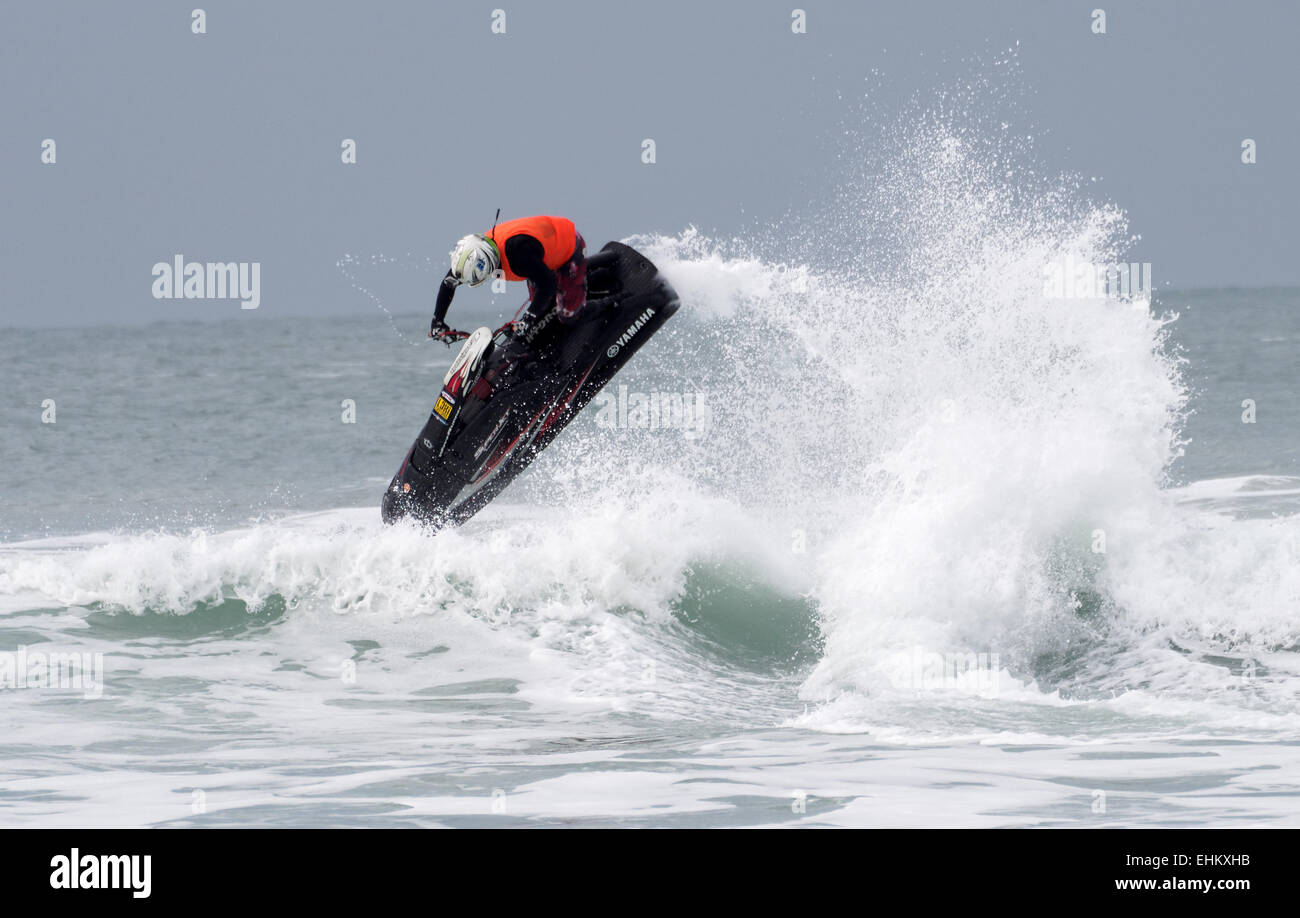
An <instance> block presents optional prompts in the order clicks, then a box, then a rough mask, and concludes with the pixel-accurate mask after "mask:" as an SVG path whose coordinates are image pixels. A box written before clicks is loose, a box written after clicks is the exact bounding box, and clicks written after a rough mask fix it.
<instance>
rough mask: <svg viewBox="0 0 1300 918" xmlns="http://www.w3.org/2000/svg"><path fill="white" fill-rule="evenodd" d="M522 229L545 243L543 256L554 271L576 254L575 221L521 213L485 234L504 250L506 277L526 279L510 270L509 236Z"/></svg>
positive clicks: (522, 231)
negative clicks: (574, 251)
mask: <svg viewBox="0 0 1300 918" xmlns="http://www.w3.org/2000/svg"><path fill="white" fill-rule="evenodd" d="M520 233H527V234H528V235H529V236H532V237H533V238H535V239H537V240H538V241H539V242H540V243H541V244H542V253H543V254H542V260H543V261H544V262H546V267H548V268H550V269H551V270H552V271H554V270H556V269H557V268H559V267H560V265H562V264H564V263H565V262H566V261H568V260H569V259H570V258H572V257H573V247H574V245H575V244H576V243H577V239H578V235H577V234H578V231H577V229H576V228H575V227H574V225H573V221H572V220H568V219H566V218H564V217H520V218H519V219H518V220H507V221H506V222H505V223H498V224H497V225H496V229H493V230H490V231H489V232H487V233H485V234H484V235H486V236H487V237H488V238H489V239H491V240H492V241H493V242H495V243H496V244H497V251H498V252H500V253H501V271H502V272H503V273H504V274H505V276H506V280H512V281H519V280H523V278H522V277H520V276H519V275H518V274H516V273H515V272H514V271H512V270H510V262H509V261H508V260H507V259H506V240H507V239H509V238H510V237H511V236H518V235H519V234H520Z"/></svg>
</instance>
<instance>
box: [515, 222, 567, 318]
mask: <svg viewBox="0 0 1300 918" xmlns="http://www.w3.org/2000/svg"><path fill="white" fill-rule="evenodd" d="M505 248H506V251H505V255H506V261H508V262H509V263H510V269H511V270H512V271H514V273H516V274H518V275H519V276H520V277H522V278H524V279H525V280H530V281H532V282H533V288H534V292H533V301H532V303H531V304H529V307H528V312H529V314H530V315H532V316H533V317H534V318H536V317H537V316H540V315H541V314H542V313H544V312H545V311H546V310H547V309H549V308H550V304H551V300H552V299H554V298H555V290H556V288H557V286H558V285H557V284H556V281H555V272H554V271H552V270H551V269H550V268H548V267H546V261H545V250H544V249H543V248H542V243H541V241H540V240H538V239H537V238H536V237H534V236H529V235H528V234H527V233H519V234H517V235H514V236H511V237H510V238H509V239H507V240H506V246H505Z"/></svg>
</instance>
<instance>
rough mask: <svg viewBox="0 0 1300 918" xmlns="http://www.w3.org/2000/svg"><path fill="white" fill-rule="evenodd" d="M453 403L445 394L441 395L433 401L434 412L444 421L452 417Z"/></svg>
mask: <svg viewBox="0 0 1300 918" xmlns="http://www.w3.org/2000/svg"><path fill="white" fill-rule="evenodd" d="M452 407H453V406H452V403H451V402H449V401H447V399H446V397H445V396H442V395H439V396H438V400H437V401H436V402H434V403H433V413H434V414H436V415H437V416H438V417H440V418H442V419H443V420H444V421H445V420H447V419H448V418H450V417H451V409H452Z"/></svg>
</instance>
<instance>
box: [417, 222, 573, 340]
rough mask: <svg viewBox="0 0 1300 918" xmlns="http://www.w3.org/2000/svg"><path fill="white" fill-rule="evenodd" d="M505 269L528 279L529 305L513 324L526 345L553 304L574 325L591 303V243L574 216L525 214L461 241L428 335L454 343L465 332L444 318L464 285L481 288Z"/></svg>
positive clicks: (514, 277)
mask: <svg viewBox="0 0 1300 918" xmlns="http://www.w3.org/2000/svg"><path fill="white" fill-rule="evenodd" d="M498 270H500V271H501V272H502V274H503V275H504V276H505V278H506V280H513V281H518V280H526V281H528V296H529V303H528V308H527V309H525V310H524V314H523V315H522V316H520V317H519V319H517V320H516V321H515V322H514V323H513V325H514V333H515V340H516V341H520V342H523V343H525V344H526V343H527V342H528V341H529V340H530V339H531V337H532V334H533V333H534V332H535V330H537V329H538V328H540V326H541V323H542V322H543V320H546V319H547V318H548V313H549V311H550V309H551V307H552V306H554V307H555V315H556V318H558V319H559V320H560V323H561V324H562V325H572V324H573V323H574V322H576V321H577V319H578V314H579V313H580V312H581V311H582V307H583V305H584V304H585V303H586V301H587V259H586V244H585V243H584V242H583V240H582V235H581V234H580V233H579V232H578V230H577V227H575V226H574V225H573V221H572V220H568V219H565V218H564V217H522V218H520V219H518V220H507V221H506V222H505V223H499V224H496V225H494V226H493V227H492V229H491V230H489V231H488V232H487V233H486V234H485V235H479V234H478V233H471V234H470V235H468V236H465V237H463V238H462V239H461V240H460V241H459V242H457V243H456V248H455V249H454V250H453V251H452V253H451V270H449V271H448V272H447V276H446V277H444V278H443V279H442V284H441V285H440V286H439V288H438V300H437V303H436V304H435V305H434V309H433V322H432V323H431V324H430V326H429V337H430V338H436V339H437V340H439V341H444V342H446V343H448V344H450V343H451V342H452V341H455V340H456V339H457V338H460V337H463V333H461V332H457V331H454V330H453V329H451V328H448V327H447V323H446V322H445V321H444V319H445V318H446V316H447V308H448V307H449V306H451V298H452V297H453V296H454V295H455V294H456V288H457V287H458V286H460V285H461V284H468V285H469V286H471V287H477V286H478V285H479V284H481V283H483V282H484V281H486V280H488V279H489V278H490V277H492V276H493V275H494V274H496V272H497V271H498Z"/></svg>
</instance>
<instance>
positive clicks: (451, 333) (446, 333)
mask: <svg viewBox="0 0 1300 918" xmlns="http://www.w3.org/2000/svg"><path fill="white" fill-rule="evenodd" d="M429 337H430V338H432V339H434V340H435V341H441V342H442V343H443V344H446V345H450V344H451V343H452V342H453V341H456V340H457V339H459V338H460V332H458V331H455V330H454V329H452V328H449V327H448V326H447V323H446V322H439V321H438V320H437V319H434V320H433V322H432V323H430V325H429Z"/></svg>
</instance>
